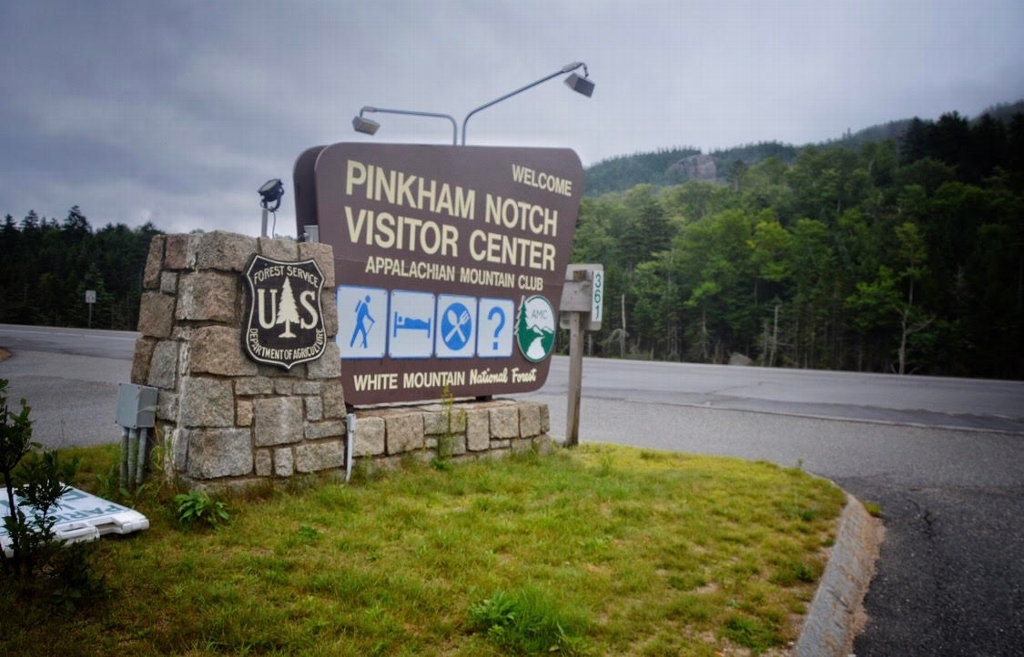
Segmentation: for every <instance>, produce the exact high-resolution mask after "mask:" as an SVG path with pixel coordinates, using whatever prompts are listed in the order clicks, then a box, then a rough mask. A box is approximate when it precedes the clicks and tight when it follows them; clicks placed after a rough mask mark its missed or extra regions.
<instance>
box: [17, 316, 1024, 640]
mask: <svg viewBox="0 0 1024 657" xmlns="http://www.w3.org/2000/svg"><path fill="white" fill-rule="evenodd" d="M134 340H135V334H133V333H112V332H107V331H104V332H98V331H91V332H89V331H78V330H74V329H39V328H35V327H9V326H0V346H3V347H7V348H9V349H11V350H12V351H13V352H14V356H13V357H12V358H11V359H9V360H7V361H5V362H3V363H0V378H8V379H10V380H11V393H12V396H14V397H17V396H26V397H28V398H29V399H30V402H31V403H32V404H33V405H34V410H33V417H35V418H36V437H37V439H44V440H45V441H46V442H47V443H50V444H93V443H95V442H111V441H114V440H116V439H117V437H118V436H119V435H120V433H119V430H118V428H117V427H116V426H115V425H114V424H113V401H114V399H115V396H116V384H117V382H119V381H125V380H127V377H128V372H129V368H130V358H131V353H132V349H133V346H134ZM567 369H568V365H567V361H566V360H565V359H563V358H556V359H555V360H554V362H553V363H552V371H551V375H550V377H549V379H548V383H547V384H546V385H545V386H544V388H542V389H541V390H540V391H538V392H536V393H533V394H531V395H528V397H530V398H532V399H535V400H537V401H542V402H545V403H547V404H548V405H549V408H550V410H551V421H552V432H553V433H555V434H560V433H563V432H564V429H562V427H564V426H565V389H566V372H567ZM580 431H581V438H582V439H583V440H585V441H600V442H616V443H622V444H630V445H636V446H643V447H650V448H655V449H668V450H676V451H685V452H694V453H706V454H718V455H727V456H737V457H741V458H745V459H763V460H768V461H772V462H775V463H779V464H781V465H785V466H800V467H803V468H804V469H806V470H808V471H810V472H813V473H815V474H818V475H821V476H824V477H827V478H829V479H832V480H833V481H835V482H836V483H838V484H839V485H840V486H842V487H843V488H844V489H846V490H847V491H849V492H851V493H852V494H854V495H856V496H857V497H858V498H860V499H861V500H866V501H872V502H876V503H878V504H880V505H881V507H882V510H883V514H884V522H885V526H886V532H887V536H886V542H885V543H884V544H883V546H882V553H881V558H880V561H879V572H878V575H877V576H876V578H875V580H874V582H873V583H872V586H871V590H870V592H869V593H868V597H867V600H866V610H867V613H868V615H869V617H870V619H869V622H868V624H867V627H866V629H865V631H864V633H863V634H862V635H861V636H860V637H859V638H858V640H857V643H856V646H855V652H856V654H857V655H858V656H859V657H872V656H888V655H907V656H928V657H931V656H935V655H942V656H945V655H964V656H968V655H970V656H972V657H974V656H1004V655H1005V656H1010V655H1021V654H1024V522H1022V519H1024V383H1021V382H999V381H972V380H963V379H941V378H929V377H896V376H885V375H865V374H856V373H841V372H814V371H802V370H765V369H761V368H747V367H715V366H702V365H678V364H665V363H641V362H635V361H632V362H631V361H597V360H589V359H588V360H587V361H586V363H585V365H584V383H583V402H582V411H581V429H580Z"/></svg>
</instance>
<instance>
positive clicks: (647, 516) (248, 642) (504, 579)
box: [0, 444, 844, 657]
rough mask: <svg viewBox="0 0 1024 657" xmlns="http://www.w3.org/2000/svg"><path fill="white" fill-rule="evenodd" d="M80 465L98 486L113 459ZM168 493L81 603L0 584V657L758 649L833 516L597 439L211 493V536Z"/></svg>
mask: <svg viewBox="0 0 1024 657" xmlns="http://www.w3.org/2000/svg"><path fill="white" fill-rule="evenodd" d="M75 454H76V455H78V456H80V457H81V458H82V462H83V466H84V471H83V473H82V474H80V476H79V478H78V481H76V482H75V483H76V485H78V486H80V487H83V488H87V489H91V490H93V491H95V492H97V493H100V494H103V493H108V494H109V493H110V491H109V490H104V477H105V476H107V474H108V473H109V472H110V468H111V464H113V463H115V462H116V460H117V452H116V450H110V449H107V448H99V449H95V450H75ZM96 475H100V476H99V477H97V476H96ZM115 492H116V491H115ZM177 493H181V491H178V490H170V487H166V486H158V485H155V484H154V485H152V486H150V487H149V488H147V489H144V490H143V491H142V492H141V493H139V494H137V495H136V496H135V499H134V501H135V502H136V505H137V508H139V510H140V511H142V512H143V513H145V514H146V515H147V516H148V517H149V519H150V521H151V524H152V526H151V528H150V529H149V530H147V531H145V532H141V533H139V534H135V535H130V536H126V537H113V538H111V537H106V538H104V539H103V540H102V541H101V542H100V544H99V545H98V547H97V554H96V557H97V558H95V559H94V562H93V563H94V566H93V567H94V568H95V569H96V570H97V571H98V572H99V574H101V575H103V576H104V577H105V582H106V584H107V587H108V591H109V593H108V594H107V596H106V597H105V598H103V599H102V600H98V601H97V602H96V604H94V605H90V606H88V607H87V608H86V609H85V610H83V611H80V612H78V613H77V614H76V615H73V616H69V615H66V614H63V615H62V614H56V615H54V614H52V613H50V612H49V610H46V613H44V610H43V608H42V603H41V602H40V601H33V602H32V603H31V604H25V603H24V602H19V601H17V600H16V599H14V597H13V596H12V595H8V593H9V592H6V591H0V614H2V615H3V618H4V631H3V632H2V633H0V655H2V654H11V655H15V654H62V655H86V654H115V653H116V654H139V655H143V654H177V655H190V656H202V655H221V654H233V655H234V654H248V655H341V656H345V655H353V656H356V655H358V656H364V655H388V656H394V655H423V654H428V655H447V656H460V655H464V656H468V655H474V656H484V657H486V656H489V655H491V656H498V655H507V654H513V655H540V654H545V655H547V654H563V655H593V656H597V655H714V654H715V653H716V652H719V653H721V652H723V651H729V650H735V649H738V648H746V649H747V650H748V651H749V652H750V653H751V654H760V653H763V652H765V651H770V650H771V649H773V648H776V647H779V646H784V645H785V644H786V643H787V642H788V641H790V640H792V639H794V638H795V628H794V625H793V619H794V617H797V616H798V615H799V614H800V613H802V611H803V609H804V608H805V605H806V603H807V602H808V601H809V600H810V598H811V596H812V595H813V593H814V586H815V582H816V580H817V578H818V576H819V575H820V573H821V570H822V567H823V565H824V563H825V561H824V560H825V556H824V548H825V547H826V546H828V545H830V544H831V542H832V540H833V538H834V530H835V526H836V521H837V518H838V514H839V512H840V510H841V508H842V505H843V502H844V498H843V494H842V492H841V491H840V490H839V489H837V488H835V487H834V486H832V485H831V484H830V483H828V482H826V481H824V480H821V479H816V478H814V477H811V476H809V475H807V474H805V473H802V472H800V471H798V470H794V469H785V468H781V467H778V466H775V465H772V464H767V463H750V462H745V461H740V460H735V459H725V458H712V457H702V456H692V455H685V454H673V453H663V452H654V451H651V450H636V449H630V448H625V447H618V446H609V445H592V444H587V445H583V446H581V447H578V448H575V449H573V450H559V451H556V452H555V453H554V454H552V455H549V456H543V457H540V456H537V455H534V454H527V455H523V456H519V457H514V458H511V459H508V460H505V461H487V462H475V463H463V464H459V465H457V466H455V467H452V468H443V469H438V468H436V467H430V466H429V464H428V465H419V466H410V467H408V468H407V469H404V470H402V471H399V472H394V473H390V474H387V475H384V476H380V475H375V476H374V477H367V478H363V479H361V480H357V481H355V482H354V483H353V484H350V485H341V484H338V483H332V482H328V481H318V480H312V479H310V480H304V481H302V482H287V483H285V482H278V483H277V484H275V485H273V486H265V487H261V488H260V490H258V491H256V492H254V493H248V494H246V495H244V496H237V497H220V498H216V501H220V502H223V503H224V504H225V505H226V507H227V508H228V509H229V510H230V514H231V518H230V523H228V524H225V525H222V526H217V527H201V526H199V525H196V526H195V527H193V528H191V529H190V528H187V527H182V526H181V524H180V523H179V522H178V511H177V507H176V505H175V504H174V503H173V498H174V495H175V494H177ZM112 499H114V498H113V497H112ZM119 501H120V500H119Z"/></svg>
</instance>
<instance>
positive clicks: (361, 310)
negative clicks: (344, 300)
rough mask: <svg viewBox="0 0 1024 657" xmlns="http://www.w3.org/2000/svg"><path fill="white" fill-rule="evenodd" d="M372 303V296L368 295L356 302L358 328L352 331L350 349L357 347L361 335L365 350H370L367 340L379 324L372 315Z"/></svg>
mask: <svg viewBox="0 0 1024 657" xmlns="http://www.w3.org/2000/svg"><path fill="white" fill-rule="evenodd" d="M370 301H371V299H370V295H369V294H367V295H366V296H365V297H363V298H362V299H360V300H358V301H357V302H356V308H355V312H356V327H355V329H354V330H353V331H352V339H351V340H349V341H348V346H349V347H353V346H355V344H356V338H357V337H359V336H360V334H361V335H362V336H363V344H362V347H363V349H368V348H369V345H368V343H367V338H368V337H369V333H370V329H371V328H373V325H374V324H376V323H377V320H375V319H374V318H373V315H371V314H370ZM367 321H369V324H367Z"/></svg>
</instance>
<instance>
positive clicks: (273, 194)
mask: <svg viewBox="0 0 1024 657" xmlns="http://www.w3.org/2000/svg"><path fill="white" fill-rule="evenodd" d="M258 193H259V195H260V205H261V206H263V209H264V210H268V211H270V212H277V209H278V208H279V207H281V197H282V196H284V184H283V183H282V182H281V180H280V178H273V179H271V180H268V181H267V182H265V183H264V184H263V186H262V187H260V188H259V190H258Z"/></svg>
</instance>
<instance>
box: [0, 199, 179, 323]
mask: <svg viewBox="0 0 1024 657" xmlns="http://www.w3.org/2000/svg"><path fill="white" fill-rule="evenodd" d="M158 234H160V231H158V230H157V229H156V228H155V227H153V225H152V224H149V223H147V224H145V225H143V226H141V227H139V228H135V229H130V228H128V227H127V226H125V225H123V224H117V225H109V224H108V225H107V226H106V227H104V228H102V229H100V230H98V231H94V230H93V228H92V226H90V225H89V221H88V219H86V217H85V215H83V214H82V212H81V210H80V209H79V207H78V206H77V205H76V206H74V207H72V208H71V209H70V210H69V211H68V216H67V217H66V218H65V219H64V221H63V222H58V221H56V220H53V219H47V218H45V217H39V216H38V215H37V214H36V213H35V212H34V211H29V213H28V214H27V215H26V216H25V218H24V219H22V220H21V221H20V222H16V221H15V220H14V218H13V217H12V216H11V215H9V214H8V215H7V216H6V217H5V218H4V223H3V226H2V228H0V254H3V257H2V258H0V281H2V283H0V323H8V324H36V325H49V326H87V325H88V324H89V318H90V312H89V311H90V309H89V306H88V305H87V304H86V303H85V291H86V290H95V291H96V303H94V304H92V306H93V307H92V326H93V328H105V329H120V330H129V331H134V330H135V328H136V326H137V325H138V320H139V299H140V297H141V294H142V273H143V270H144V269H145V266H146V256H147V255H148V254H149V243H150V241H151V239H152V237H153V236H154V235H158Z"/></svg>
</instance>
